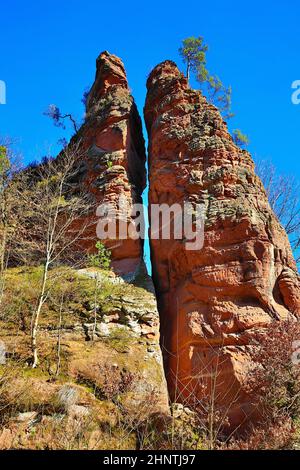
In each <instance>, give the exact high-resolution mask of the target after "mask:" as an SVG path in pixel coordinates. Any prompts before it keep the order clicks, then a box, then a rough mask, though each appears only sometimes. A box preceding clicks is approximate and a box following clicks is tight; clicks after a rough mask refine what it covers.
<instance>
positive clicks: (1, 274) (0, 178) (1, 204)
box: [0, 138, 22, 304]
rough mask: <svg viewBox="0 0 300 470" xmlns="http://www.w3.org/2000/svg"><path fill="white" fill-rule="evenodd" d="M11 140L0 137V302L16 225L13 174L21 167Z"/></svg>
mask: <svg viewBox="0 0 300 470" xmlns="http://www.w3.org/2000/svg"><path fill="white" fill-rule="evenodd" d="M11 144H12V141H11V140H10V139H8V138H0V304H1V301H2V297H3V292H4V284H5V271H6V267H7V264H8V260H9V252H10V249H9V247H10V244H11V241H12V239H13V238H14V237H15V233H16V231H17V226H18V202H19V199H18V189H17V186H16V183H15V175H16V174H17V173H18V172H19V171H20V169H21V168H22V165H21V161H20V157H19V155H17V154H16V153H14V152H13V151H12V148H11Z"/></svg>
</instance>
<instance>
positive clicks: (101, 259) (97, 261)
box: [89, 241, 111, 269]
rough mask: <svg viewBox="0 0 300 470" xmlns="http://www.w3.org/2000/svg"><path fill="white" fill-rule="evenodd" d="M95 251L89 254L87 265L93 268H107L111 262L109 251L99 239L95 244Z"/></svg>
mask: <svg viewBox="0 0 300 470" xmlns="http://www.w3.org/2000/svg"><path fill="white" fill-rule="evenodd" d="M95 248H96V249H97V253H95V254H93V255H89V265H90V266H91V267H93V268H102V269H109V268H110V264H111V252H110V251H109V250H108V249H107V248H106V247H105V246H104V244H103V243H102V242H101V241H98V242H97V243H96V245H95Z"/></svg>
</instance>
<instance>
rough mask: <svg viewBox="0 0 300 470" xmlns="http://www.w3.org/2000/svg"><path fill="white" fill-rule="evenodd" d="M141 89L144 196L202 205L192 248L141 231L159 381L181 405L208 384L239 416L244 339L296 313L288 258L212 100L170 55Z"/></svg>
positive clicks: (299, 309) (243, 406)
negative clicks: (159, 347) (154, 308)
mask: <svg viewBox="0 0 300 470" xmlns="http://www.w3.org/2000/svg"><path fill="white" fill-rule="evenodd" d="M147 89H148V94H147V100H146V105H145V120H146V125H147V129H148V134H149V165H150V168H149V180H150V192H149V203H150V204H151V203H160V204H161V203H167V204H169V205H172V204H173V203H180V204H183V202H184V201H190V202H192V203H193V204H196V203H202V204H204V205H205V238H204V247H203V248H202V249H201V250H197V251H187V250H186V248H185V243H184V242H183V241H182V240H174V239H171V240H153V239H152V240H151V257H152V264H153V273H154V274H153V276H154V282H155V287H156V291H157V296H158V302H159V309H160V315H161V330H162V343H163V347H164V353H165V364H166V372H167V378H168V383H169V388H170V391H171V394H172V397H173V399H175V400H177V401H182V400H185V401H186V402H187V403H189V404H191V405H193V404H195V400H196V402H197V400H200V399H201V400H203V396H205V395H206V394H208V392H209V393H210V394H213V398H212V400H215V401H216V405H217V406H220V407H224V409H226V408H227V407H229V409H230V413H229V414H230V416H231V422H232V424H233V425H235V424H241V423H242V422H243V420H244V419H245V417H247V416H249V415H251V413H252V411H253V410H252V408H251V406H250V401H251V400H250V399H249V397H248V396H247V394H246V392H245V390H244V389H243V385H242V384H243V379H244V377H245V374H246V373H247V367H248V366H249V362H250V361H249V351H250V348H251V346H250V344H251V342H252V341H253V339H255V337H256V334H257V332H258V331H259V330H260V329H261V328H263V327H264V326H266V325H267V324H268V323H269V322H271V321H272V320H273V319H277V320H280V319H286V318H296V317H297V316H299V315H300V287H299V286H300V284H299V277H298V274H297V268H296V265H295V262H294V259H293V255H292V252H291V248H290V244H289V241H288V238H287V236H286V234H285V232H284V230H283V228H282V227H281V225H280V224H279V222H278V220H277V219H276V217H275V215H274V213H273V212H272V210H271V209H270V206H269V204H268V200H267V196H266V193H265V190H264V188H263V186H262V183H261V181H260V179H259V178H258V177H257V176H256V175H255V172H254V163H253V161H252V159H251V156H250V154H249V153H248V152H247V151H245V150H241V149H240V148H238V147H237V146H236V145H235V144H234V143H233V140H232V138H231V136H230V135H229V133H228V130H227V126H226V123H225V122H224V121H223V120H222V118H221V116H220V114H219V112H218V110H217V109H216V108H215V107H214V106H212V105H210V104H209V103H208V102H207V100H206V99H205V98H204V97H203V96H202V94H201V93H200V92H199V91H194V90H191V89H189V87H188V85H187V81H186V79H185V78H184V77H183V76H182V74H181V73H180V72H179V70H178V68H177V67H176V64H174V63H173V62H170V61H166V62H163V63H162V64H160V65H158V66H157V67H156V68H155V69H154V70H153V71H152V73H151V74H150V76H149V79H148V82H147ZM152 223H153V221H152ZM215 379H216V380H215ZM215 383H216V387H215V386H214V384H215ZM198 404H199V403H198Z"/></svg>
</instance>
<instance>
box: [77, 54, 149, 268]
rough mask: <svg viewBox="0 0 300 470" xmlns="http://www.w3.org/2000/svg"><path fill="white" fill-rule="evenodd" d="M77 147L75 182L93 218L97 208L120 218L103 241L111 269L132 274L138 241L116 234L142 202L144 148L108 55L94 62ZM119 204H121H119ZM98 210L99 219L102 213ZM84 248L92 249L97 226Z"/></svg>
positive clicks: (116, 64)
mask: <svg viewBox="0 0 300 470" xmlns="http://www.w3.org/2000/svg"><path fill="white" fill-rule="evenodd" d="M74 141H77V142H78V141H79V142H80V143H81V148H82V150H83V155H84V158H82V161H81V162H80V165H79V167H78V182H80V183H81V184H84V185H85V187H86V188H87V189H88V191H89V192H90V193H91V198H92V199H93V207H94V209H95V210H94V214H91V217H92V220H93V218H94V219H95V223H96V222H97V218H96V211H97V208H98V207H99V206H100V205H103V206H102V207H104V206H107V207H109V213H108V216H109V217H111V216H113V217H115V218H116V220H118V219H120V220H121V222H119V224H117V227H116V236H114V235H112V236H109V237H108V239H106V240H104V243H105V244H106V246H107V247H108V248H109V249H110V250H111V252H112V267H113V268H114V270H115V271H116V272H117V273H118V274H124V275H130V274H132V273H134V272H135V271H136V270H137V269H138V267H139V265H140V263H141V260H142V251H143V246H142V242H141V239H138V238H137V239H133V238H126V236H125V237H124V236H121V235H120V225H122V226H123V230H124V227H125V231H124V233H125V234H126V231H127V227H129V226H130V225H131V224H132V227H134V219H133V215H132V206H133V204H135V203H140V202H141V194H142V192H143V190H144V188H145V181H146V170H145V145H144V138H143V134H142V124H141V119H140V116H139V114H138V111H137V108H136V105H135V103H134V100H133V97H132V96H131V93H130V90H129V86H128V82H127V78H126V73H125V69H124V65H123V63H122V61H121V60H120V59H119V58H118V57H116V56H114V55H111V54H109V53H108V52H103V53H101V54H100V56H99V57H98V59H97V71H96V78H95V82H94V84H93V86H92V88H91V90H90V92H89V94H88V97H87V103H86V117H85V123H84V125H83V126H82V127H81V129H80V130H79V132H78V133H77V135H76V136H75V137H74V138H73V142H74ZM120 201H121V203H120ZM103 214H104V212H103V211H102V210H100V211H99V212H98V215H103ZM89 231H90V236H89V237H86V238H89V239H88V240H87V241H85V244H84V246H83V248H84V249H85V250H87V251H93V250H94V248H95V243H96V241H97V238H98V237H97V235H96V226H95V225H91V227H90V228H89Z"/></svg>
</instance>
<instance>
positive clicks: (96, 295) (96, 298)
mask: <svg viewBox="0 0 300 470" xmlns="http://www.w3.org/2000/svg"><path fill="white" fill-rule="evenodd" d="M98 288H99V285H98V273H96V277H95V295H94V326H93V334H92V341H94V339H95V336H96V328H97V300H98Z"/></svg>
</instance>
